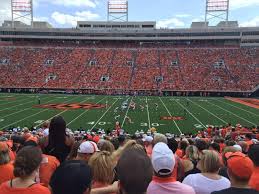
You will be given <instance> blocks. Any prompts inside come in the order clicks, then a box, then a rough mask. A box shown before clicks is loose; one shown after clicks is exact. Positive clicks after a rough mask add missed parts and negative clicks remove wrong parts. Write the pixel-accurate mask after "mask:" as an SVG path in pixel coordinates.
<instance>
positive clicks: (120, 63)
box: [0, 46, 259, 91]
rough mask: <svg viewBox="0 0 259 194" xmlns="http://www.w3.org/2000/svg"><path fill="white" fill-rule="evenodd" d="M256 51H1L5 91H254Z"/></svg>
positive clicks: (218, 49) (30, 49)
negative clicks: (17, 89) (103, 89)
mask: <svg viewBox="0 0 259 194" xmlns="http://www.w3.org/2000/svg"><path fill="white" fill-rule="evenodd" d="M258 52H259V51H258V50H257V49H254V48H253V49H244V48H192V49H187V48H169V49H168V48H167V49H163V48H158V49H155V48H148V49H144V48H138V49H137V48H134V49H132V48H130V49H120V48H117V49H108V48H95V49H87V48H69V47H62V48H60V47H58V48H55V47H47V48H37V47H30V48H27V47H5V46H2V47H1V48H0V61H1V65H0V70H1V73H0V74H1V76H0V83H1V87H7V88H8V87H13V88H52V89H53V88H62V89H98V88H108V89H114V90H116V89H125V90H128V89H131V90H182V91H251V90H253V89H254V88H255V87H256V86H257V84H258V82H259V80H258V79H259V78H258V74H257V71H258V67H257V66H258V63H259V61H258V57H257V56H258V55H259V54H258Z"/></svg>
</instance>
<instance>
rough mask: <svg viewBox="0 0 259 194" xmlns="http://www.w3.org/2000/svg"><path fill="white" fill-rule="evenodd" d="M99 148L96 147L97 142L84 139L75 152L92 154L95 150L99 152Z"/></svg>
mask: <svg viewBox="0 0 259 194" xmlns="http://www.w3.org/2000/svg"><path fill="white" fill-rule="evenodd" d="M99 151H100V150H99V149H98V147H97V144H96V143H95V142H92V141H85V142H83V143H81V145H80V146H79V148H78V150H77V152H78V153H80V154H93V153H95V152H99Z"/></svg>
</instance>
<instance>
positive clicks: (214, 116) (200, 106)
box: [187, 98, 228, 124]
mask: <svg viewBox="0 0 259 194" xmlns="http://www.w3.org/2000/svg"><path fill="white" fill-rule="evenodd" d="M187 100H189V101H190V102H192V103H193V104H195V105H196V106H199V107H200V108H202V109H203V110H205V111H207V112H208V113H209V114H211V115H213V116H214V117H216V118H217V119H218V120H220V121H222V122H223V123H225V124H228V122H226V121H225V120H224V119H221V118H220V117H218V116H217V115H215V114H214V113H212V112H210V111H209V110H207V109H206V108H204V107H202V106H201V105H199V104H198V103H196V102H194V101H192V100H190V99H189V98H187Z"/></svg>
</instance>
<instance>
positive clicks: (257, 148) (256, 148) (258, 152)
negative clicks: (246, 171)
mask: <svg viewBox="0 0 259 194" xmlns="http://www.w3.org/2000/svg"><path fill="white" fill-rule="evenodd" d="M248 156H249V158H250V159H251V160H252V161H253V162H254V165H255V166H259V144H254V145H251V146H250V148H249V150H248Z"/></svg>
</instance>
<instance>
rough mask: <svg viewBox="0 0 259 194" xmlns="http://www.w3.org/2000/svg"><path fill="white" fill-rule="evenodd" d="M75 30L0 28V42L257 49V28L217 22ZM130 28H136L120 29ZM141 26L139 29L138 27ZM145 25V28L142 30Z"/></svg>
mask: <svg viewBox="0 0 259 194" xmlns="http://www.w3.org/2000/svg"><path fill="white" fill-rule="evenodd" d="M78 24H79V26H78V28H30V27H28V28H26V27H24V28H11V27H0V40H19V39H23V40H75V41H77V40H78V41H81V40H85V41H95V40H98V41H111V40H113V41H114V40H125V41H196V40H197V41H205V40H209V41H235V42H237V43H238V44H240V46H259V27H235V26H236V23H235V22H233V23H232V25H230V26H227V27H226V25H225V24H224V23H220V24H219V25H218V26H215V27H192V28H183V29H156V28H154V26H155V22H125V23H117V26H115V27H114V28H113V27H109V28H103V27H101V28H98V27H92V28H91V27H90V28H86V29H82V28H80V25H92V26H93V25H110V26H111V24H113V23H111V22H106V23H103V22H83V23H81V22H78ZM127 25H134V26H135V27H136V26H139V27H136V28H127V27H126V28H123V26H124V27H125V26H127ZM141 25H142V26H141ZM143 25H149V28H143Z"/></svg>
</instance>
